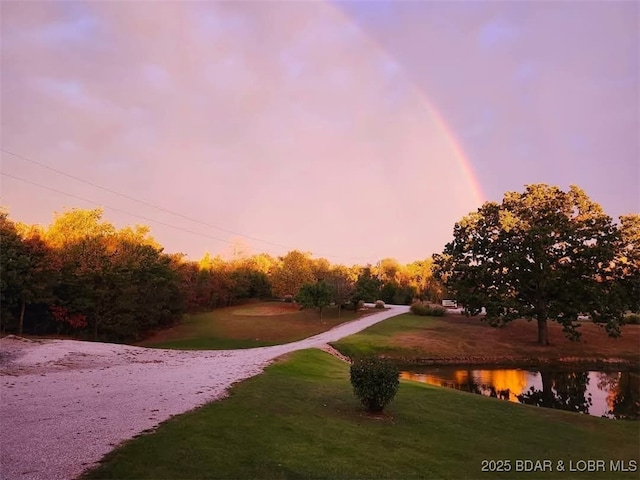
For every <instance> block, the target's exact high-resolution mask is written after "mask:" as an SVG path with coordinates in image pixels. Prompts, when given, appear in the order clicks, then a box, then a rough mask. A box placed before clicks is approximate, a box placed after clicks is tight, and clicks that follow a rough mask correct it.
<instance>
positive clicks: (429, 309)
mask: <svg viewBox="0 0 640 480" xmlns="http://www.w3.org/2000/svg"><path fill="white" fill-rule="evenodd" d="M409 310H411V313H413V314H414V315H422V316H424V317H444V315H445V313H447V309H446V308H444V307H441V306H439V305H430V304H429V303H427V302H415V303H413V304H412V305H411V308H410V309H409Z"/></svg>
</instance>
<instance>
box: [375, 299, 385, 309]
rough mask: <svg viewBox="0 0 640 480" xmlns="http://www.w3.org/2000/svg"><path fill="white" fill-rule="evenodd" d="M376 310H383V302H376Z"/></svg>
mask: <svg viewBox="0 0 640 480" xmlns="http://www.w3.org/2000/svg"><path fill="white" fill-rule="evenodd" d="M376 308H384V302H383V301H382V300H376Z"/></svg>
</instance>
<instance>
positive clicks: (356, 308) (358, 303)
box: [352, 300, 364, 312]
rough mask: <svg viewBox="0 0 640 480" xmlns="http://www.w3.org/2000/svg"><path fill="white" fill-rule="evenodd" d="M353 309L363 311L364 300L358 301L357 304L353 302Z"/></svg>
mask: <svg viewBox="0 0 640 480" xmlns="http://www.w3.org/2000/svg"><path fill="white" fill-rule="evenodd" d="M352 303H353V308H354V309H355V311H356V312H357V311H358V310H362V309H363V308H364V300H358V301H357V302H355V301H354V302H352Z"/></svg>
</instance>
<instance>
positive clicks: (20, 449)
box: [0, 307, 408, 480]
mask: <svg viewBox="0 0 640 480" xmlns="http://www.w3.org/2000/svg"><path fill="white" fill-rule="evenodd" d="M406 311H408V307H391V308H390V309H388V310H385V311H383V312H380V313H377V314H374V315H370V316H367V317H364V318H362V319H359V320H355V321H353V322H349V323H346V324H343V325H340V326H338V327H336V328H334V329H332V330H330V331H328V332H324V333H321V334H319V335H316V336H314V337H310V338H307V339H304V340H301V341H298V342H294V343H289V344H286V345H277V346H274V347H262V348H254V349H248V350H224V351H221V350H218V351H178V350H158V349H146V348H142V347H132V346H126V345H115V344H106V343H94V342H78V341H73V340H42V341H30V340H24V339H19V338H16V337H13V338H12V337H6V338H4V339H2V340H0V430H1V432H2V433H1V434H0V478H2V479H47V480H50V479H51V480H53V479H72V478H75V477H77V476H78V475H80V474H81V473H82V472H83V471H84V470H86V469H88V468H89V467H91V466H92V465H94V464H95V463H96V462H98V461H99V460H100V459H101V458H102V457H103V456H104V455H105V454H106V453H108V452H109V451H110V450H112V449H113V448H114V447H115V446H116V445H118V444H119V443H121V442H122V441H124V440H127V439H130V438H132V437H134V436H135V435H137V434H139V433H140V432H143V431H145V430H148V429H152V428H154V427H156V426H157V425H158V424H159V423H161V422H163V421H164V420H166V419H168V418H169V417H171V416H173V415H176V414H179V413H183V412H186V411H188V410H191V409H193V408H195V407H198V406H200V405H203V404H205V403H207V402H210V401H212V400H217V399H220V398H223V397H224V396H225V394H226V391H227V389H228V388H229V387H230V386H231V385H232V384H233V383H235V382H238V381H241V380H244V379H246V378H249V377H251V376H253V375H257V374H258V373H260V372H262V370H263V368H264V367H265V366H266V365H267V364H268V363H269V362H270V361H272V360H273V359H275V358H277V357H279V356H280V355H283V354H285V353H289V352H293V351H295V350H301V349H305V348H312V347H319V346H321V345H323V344H326V343H327V342H333V341H336V340H338V339H340V338H343V337H345V336H348V335H351V334H353V333H356V332H359V331H360V330H362V329H364V328H367V327H368V326H370V325H373V324H375V323H378V322H380V321H382V320H385V319H387V318H389V317H392V316H395V315H398V314H400V313H404V312H406Z"/></svg>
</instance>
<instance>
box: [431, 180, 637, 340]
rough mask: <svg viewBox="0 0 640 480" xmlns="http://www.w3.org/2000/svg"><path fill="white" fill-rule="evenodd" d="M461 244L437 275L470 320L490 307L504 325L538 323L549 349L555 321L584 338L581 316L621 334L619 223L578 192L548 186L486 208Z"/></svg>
mask: <svg viewBox="0 0 640 480" xmlns="http://www.w3.org/2000/svg"><path fill="white" fill-rule="evenodd" d="M453 236H454V239H453V241H452V242H450V243H448V244H447V245H446V246H445V249H444V252H443V254H441V255H434V263H435V274H436V275H437V277H438V278H440V279H441V280H442V281H443V282H444V283H445V285H446V287H447V288H448V289H449V290H450V291H451V292H452V293H454V294H455V295H456V298H457V300H458V301H459V302H461V303H462V304H463V305H464V306H465V307H466V309H467V312H468V313H469V314H470V315H477V314H479V313H480V312H481V309H482V307H485V308H486V320H487V321H488V322H489V323H490V324H492V325H494V326H501V325H504V324H505V323H506V322H509V321H511V320H514V319H516V318H526V319H531V320H536V321H537V322H538V343H540V344H544V345H546V344H548V343H549V336H548V328H547V322H548V321H549V320H554V321H557V322H559V323H560V324H561V325H562V326H563V330H564V332H565V333H566V334H567V335H568V336H569V337H570V338H572V339H577V338H578V337H579V332H578V330H577V328H578V327H579V324H578V322H577V319H578V316H579V315H580V314H583V315H590V316H591V318H592V319H593V320H594V321H596V322H598V323H601V324H604V325H605V326H606V329H607V332H608V333H609V334H610V335H614V336H615V335H618V334H619V332H620V330H619V326H620V324H621V321H622V314H623V311H624V309H625V305H624V302H621V301H619V296H618V295H613V294H612V292H613V291H614V290H616V288H615V282H616V278H615V275H613V274H612V268H611V267H612V265H614V260H615V258H616V252H617V249H618V246H619V243H620V242H619V235H618V231H617V229H616V227H615V225H614V224H613V223H612V221H611V218H610V217H608V216H607V215H605V213H604V212H603V211H602V208H601V207H600V206H599V205H598V204H597V203H595V202H593V201H591V200H590V199H589V197H588V196H587V195H586V194H585V193H584V192H583V191H582V190H581V189H579V188H578V187H575V186H572V187H571V188H570V189H569V191H567V192H564V191H561V190H560V189H559V188H557V187H553V186H548V185H544V184H536V185H528V186H527V187H526V190H525V191H524V192H523V193H518V192H509V193H507V194H505V196H504V199H503V200H502V203H500V204H498V203H495V202H486V203H485V204H484V205H483V206H482V207H480V208H479V209H478V211H477V212H475V213H471V214H469V215H468V216H466V217H464V218H463V219H462V220H461V221H460V222H458V223H456V225H455V227H454V232H453Z"/></svg>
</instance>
